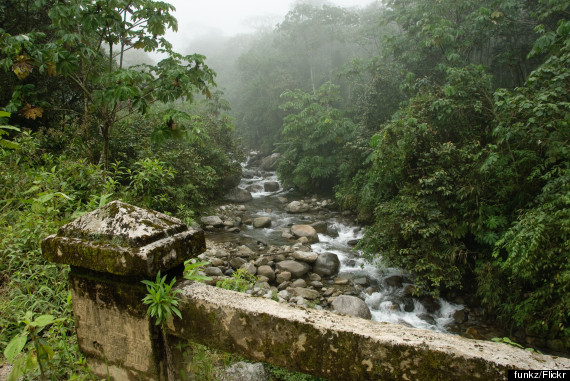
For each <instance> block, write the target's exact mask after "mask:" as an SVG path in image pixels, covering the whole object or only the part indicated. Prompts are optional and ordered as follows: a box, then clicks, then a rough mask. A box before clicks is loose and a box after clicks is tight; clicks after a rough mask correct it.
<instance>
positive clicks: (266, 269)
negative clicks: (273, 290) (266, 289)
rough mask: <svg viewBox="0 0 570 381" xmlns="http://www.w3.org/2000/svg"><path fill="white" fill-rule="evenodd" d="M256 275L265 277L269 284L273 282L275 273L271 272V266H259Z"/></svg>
mask: <svg viewBox="0 0 570 381" xmlns="http://www.w3.org/2000/svg"><path fill="white" fill-rule="evenodd" d="M257 275H259V276H264V277H267V279H269V281H270V282H273V281H274V280H275V271H273V269H272V268H271V266H267V265H263V266H259V267H258V268H257Z"/></svg>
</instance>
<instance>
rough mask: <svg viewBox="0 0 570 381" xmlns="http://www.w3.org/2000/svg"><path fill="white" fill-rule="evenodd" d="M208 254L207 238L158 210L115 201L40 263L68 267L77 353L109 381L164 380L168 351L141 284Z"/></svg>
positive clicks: (55, 241) (50, 243)
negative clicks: (82, 355)
mask: <svg viewBox="0 0 570 381" xmlns="http://www.w3.org/2000/svg"><path fill="white" fill-rule="evenodd" d="M205 249H206V243H205V238H204V232H203V231H202V230H201V229H197V228H188V227H187V226H186V225H185V224H184V223H182V222H181V221H180V220H178V219H176V218H173V217H170V216H167V215H165V214H162V213H158V212H155V211H149V210H146V209H142V208H138V207H135V206H132V205H129V204H125V203H122V202H120V201H114V202H112V203H109V204H107V205H105V206H104V207H102V208H99V209H97V210H94V211H93V212H91V213H88V214H86V215H84V216H83V217H80V218H78V219H76V220H75V221H72V222H70V223H69V224H67V225H65V226H63V227H61V228H60V229H59V231H58V233H57V235H51V236H49V237H47V238H45V239H44V240H43V241H42V253H43V256H44V257H45V258H47V259H49V260H51V261H53V262H57V263H64V264H69V265H71V272H70V275H69V281H70V289H71V294H72V298H73V314H74V318H75V321H76V328H77V339H78V342H79V349H80V350H81V352H82V353H84V354H85V357H86V359H87V364H88V365H89V366H90V367H92V369H93V371H94V373H95V374H96V375H98V376H101V377H103V378H105V379H106V378H107V374H109V375H110V378H111V380H115V381H130V380H163V379H165V377H166V376H165V371H164V369H165V368H166V367H165V366H164V363H165V356H164V346H163V345H162V341H161V335H160V334H159V329H158V328H157V327H156V326H155V325H154V324H153V322H151V320H150V318H149V317H148V316H147V313H146V310H147V307H146V306H145V305H144V304H143V303H142V299H143V298H144V296H145V295H146V293H147V291H146V289H145V287H144V285H143V284H142V283H141V282H140V281H141V279H144V278H146V279H149V278H151V279H153V278H154V277H155V276H156V274H157V273H158V271H162V272H163V273H165V272H167V271H169V270H171V269H174V268H177V267H178V268H179V265H181V264H182V263H183V262H184V261H185V260H187V259H189V258H192V257H195V256H197V255H198V254H200V253H202V252H203V251H204V250H205Z"/></svg>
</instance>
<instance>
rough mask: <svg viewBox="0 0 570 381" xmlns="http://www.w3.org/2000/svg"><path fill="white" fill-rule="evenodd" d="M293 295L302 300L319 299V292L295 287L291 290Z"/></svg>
mask: <svg viewBox="0 0 570 381" xmlns="http://www.w3.org/2000/svg"><path fill="white" fill-rule="evenodd" d="M293 294H294V295H295V296H300V297H302V298H303V299H308V300H314V299H316V298H318V297H319V292H318V291H316V290H311V289H309V288H304V287H295V288H294V289H293Z"/></svg>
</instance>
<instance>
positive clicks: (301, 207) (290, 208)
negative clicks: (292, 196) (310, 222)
mask: <svg viewBox="0 0 570 381" xmlns="http://www.w3.org/2000/svg"><path fill="white" fill-rule="evenodd" d="M309 209H310V207H309V205H307V204H305V203H302V202H301V201H292V202H290V203H289V204H287V206H286V207H285V210H286V211H287V212H289V213H305V212H308V211H309Z"/></svg>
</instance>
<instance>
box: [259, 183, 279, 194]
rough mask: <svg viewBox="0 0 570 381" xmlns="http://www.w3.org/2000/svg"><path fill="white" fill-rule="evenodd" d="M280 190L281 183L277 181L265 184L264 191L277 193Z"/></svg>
mask: <svg viewBox="0 0 570 381" xmlns="http://www.w3.org/2000/svg"><path fill="white" fill-rule="evenodd" d="M279 188H280V187H279V183H278V182H277V181H266V182H265V183H263V190H265V191H266V192H277V191H278V190H279Z"/></svg>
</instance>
